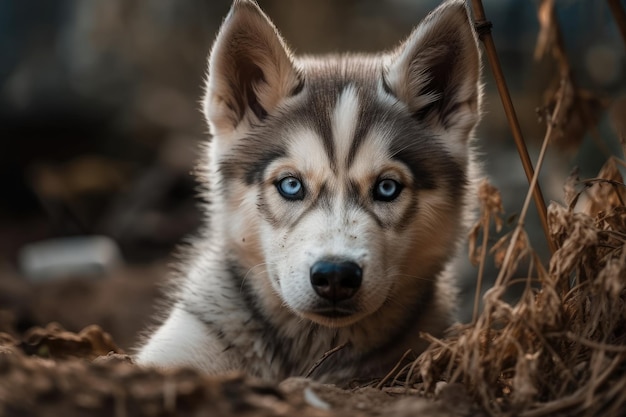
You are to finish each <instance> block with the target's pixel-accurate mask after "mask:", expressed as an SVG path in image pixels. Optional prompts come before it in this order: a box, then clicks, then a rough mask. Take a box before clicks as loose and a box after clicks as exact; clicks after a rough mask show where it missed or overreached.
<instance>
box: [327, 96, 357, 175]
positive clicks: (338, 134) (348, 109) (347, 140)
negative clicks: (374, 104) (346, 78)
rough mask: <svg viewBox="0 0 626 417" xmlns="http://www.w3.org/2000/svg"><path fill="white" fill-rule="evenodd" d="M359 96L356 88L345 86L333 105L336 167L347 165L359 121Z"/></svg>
mask: <svg viewBox="0 0 626 417" xmlns="http://www.w3.org/2000/svg"><path fill="white" fill-rule="evenodd" d="M359 108H360V103H359V96H358V94H357V91H356V88H355V87H354V86H353V85H351V84H349V85H348V86H346V87H345V88H344V89H343V90H342V92H341V95H340V96H339V98H338V99H337V103H336V104H335V109H334V111H333V118H332V132H333V139H334V142H335V147H336V150H337V153H336V160H335V162H336V163H337V166H338V167H341V166H344V164H345V165H347V163H348V159H349V153H350V148H351V144H352V141H353V140H354V134H355V132H356V129H357V122H358V121H359V113H360V111H359Z"/></svg>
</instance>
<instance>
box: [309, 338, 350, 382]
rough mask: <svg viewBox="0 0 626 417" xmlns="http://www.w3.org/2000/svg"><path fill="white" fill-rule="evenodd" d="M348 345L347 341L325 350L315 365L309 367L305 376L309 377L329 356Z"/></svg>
mask: <svg viewBox="0 0 626 417" xmlns="http://www.w3.org/2000/svg"><path fill="white" fill-rule="evenodd" d="M346 346H348V344H347V343H344V344H342V345H339V346H335V347H334V348H332V349H331V350H329V351H327V352H325V353H324V354H323V355H322V357H321V358H319V359H318V360H317V361H316V362H315V363H314V364H313V366H311V369H309V371H308V372H307V373H306V375H304V377H305V378H309V377H310V376H311V375H312V374H313V372H315V370H316V369H317V368H318V367H319V366H320V365H321V364H322V363H324V361H325V360H326V359H328V357H329V356H331V355H333V354H335V353H337V352H339V351H340V350H341V349H343V348H345V347H346Z"/></svg>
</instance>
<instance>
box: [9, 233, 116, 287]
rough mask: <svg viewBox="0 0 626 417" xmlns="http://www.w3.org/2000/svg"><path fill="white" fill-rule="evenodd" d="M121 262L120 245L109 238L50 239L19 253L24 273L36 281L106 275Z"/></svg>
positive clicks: (25, 248) (33, 244) (28, 246)
mask: <svg viewBox="0 0 626 417" xmlns="http://www.w3.org/2000/svg"><path fill="white" fill-rule="evenodd" d="M121 260H122V258H121V255H120V251H119V248H118V247H117V244H116V243H115V242H114V241H113V240H112V239H110V238H108V237H106V236H78V237H65V238H57V239H49V240H44V241H41V242H36V243H31V244H29V245H26V246H24V247H23V248H22V249H21V250H20V253H19V264H20V268H21V270H22V272H23V273H24V275H26V276H27V277H28V278H30V279H32V280H36V281H44V280H49V279H54V278H60V277H64V276H70V275H72V276H76V275H81V276H87V275H92V276H93V275H103V274H104V273H106V272H107V271H109V270H111V269H112V268H114V267H115V266H116V265H119V264H120V263H121Z"/></svg>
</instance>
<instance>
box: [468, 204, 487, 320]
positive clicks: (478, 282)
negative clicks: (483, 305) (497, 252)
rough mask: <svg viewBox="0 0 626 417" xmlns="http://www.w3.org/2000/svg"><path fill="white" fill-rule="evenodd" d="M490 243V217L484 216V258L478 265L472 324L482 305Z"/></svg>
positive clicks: (482, 257) (481, 258) (482, 249)
mask: <svg viewBox="0 0 626 417" xmlns="http://www.w3.org/2000/svg"><path fill="white" fill-rule="evenodd" d="M488 241H489V215H488V214H487V213H485V214H484V215H483V242H482V246H481V253H482V256H481V257H480V261H479V263H478V279H477V280H476V292H475V293H474V311H473V313H472V323H476V320H477V319H478V307H479V305H480V292H481V290H482V285H483V274H484V272H485V259H486V258H487V243H488Z"/></svg>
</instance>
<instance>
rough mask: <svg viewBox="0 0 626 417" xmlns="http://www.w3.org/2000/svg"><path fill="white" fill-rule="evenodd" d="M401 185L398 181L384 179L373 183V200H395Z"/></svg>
mask: <svg viewBox="0 0 626 417" xmlns="http://www.w3.org/2000/svg"><path fill="white" fill-rule="evenodd" d="M402 188H403V185H402V184H400V183H399V182H398V181H395V180H390V179H384V180H380V181H378V182H377V183H376V185H374V200H378V201H385V202H388V201H392V200H395V199H396V198H397V197H398V196H399V195H400V192H401V191H402Z"/></svg>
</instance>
